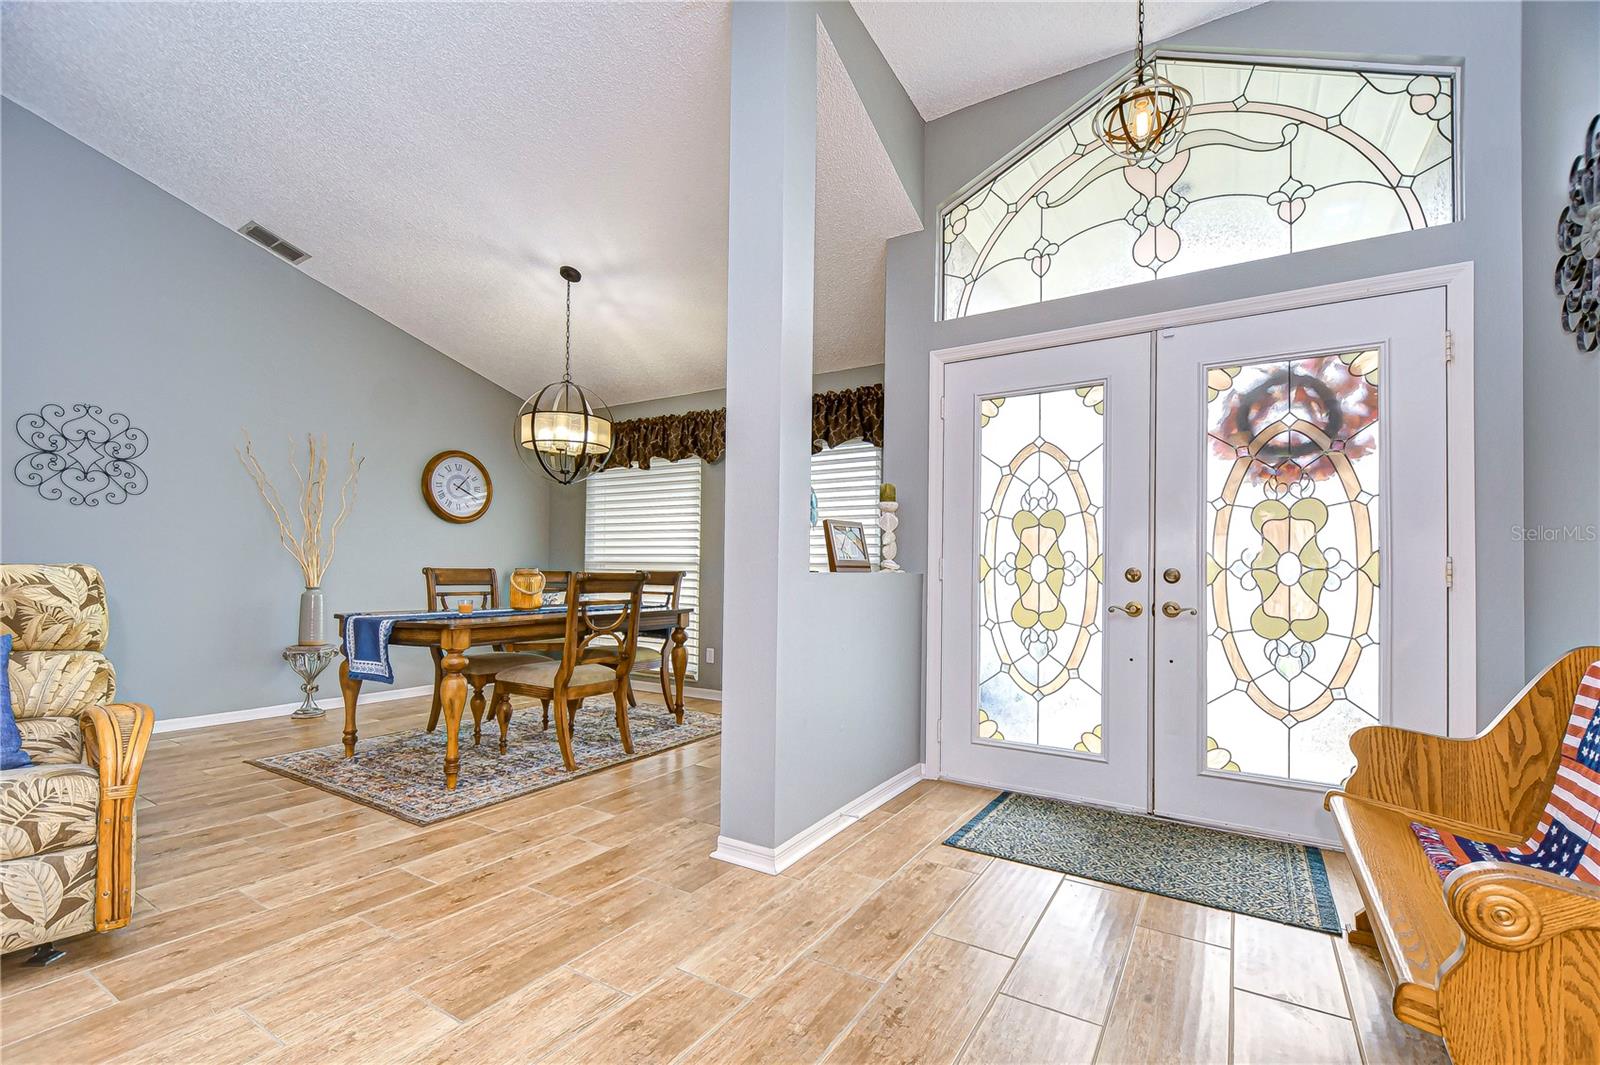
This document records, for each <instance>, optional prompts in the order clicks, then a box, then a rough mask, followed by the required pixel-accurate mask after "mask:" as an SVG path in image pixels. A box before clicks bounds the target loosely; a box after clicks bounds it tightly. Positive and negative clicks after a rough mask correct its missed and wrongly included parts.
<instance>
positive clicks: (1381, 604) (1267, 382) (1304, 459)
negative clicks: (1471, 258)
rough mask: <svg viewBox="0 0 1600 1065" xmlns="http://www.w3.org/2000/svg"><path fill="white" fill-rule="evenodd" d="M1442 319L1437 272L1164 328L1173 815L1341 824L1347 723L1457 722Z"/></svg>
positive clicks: (1166, 809) (1168, 789)
mask: <svg viewBox="0 0 1600 1065" xmlns="http://www.w3.org/2000/svg"><path fill="white" fill-rule="evenodd" d="M1444 336H1445V306H1444V291H1443V290H1442V289H1430V290H1425V291H1421V292H1411V293H1403V294H1400V295H1393V296H1380V297H1373V298H1370V299H1361V300H1351V301H1348V302H1343V303H1334V304H1328V305H1324V306H1320V307H1308V308H1304V309H1301V310H1293V311H1282V312H1279V313H1275V314H1263V315H1257V316H1254V317H1249V318H1239V319H1232V320H1229V321H1223V322H1211V323H1207V324H1205V325H1196V326H1189V327H1186V328H1182V329H1172V330H1162V331H1161V332H1160V333H1159V335H1158V339H1157V344H1156V352H1157V354H1156V366H1157V370H1156V425H1157V429H1156V470H1155V484H1156V489H1157V491H1156V500H1157V502H1156V513H1155V543H1156V551H1155V569H1156V570H1157V574H1158V577H1157V581H1156V584H1155V591H1156V594H1155V607H1156V609H1155V610H1154V612H1153V614H1154V616H1153V620H1152V625H1153V626H1154V629H1155V644H1154V646H1155V671H1154V672H1155V686H1154V692H1155V700H1154V715H1155V717H1154V721H1155V725H1154V729H1155V763H1156V787H1155V804H1154V809H1155V811H1156V812H1157V813H1163V814H1169V815H1171V816H1174V817H1180V818H1185V819H1190V820H1197V821H1205V822H1211V823H1216V824H1224V825H1236V826H1243V827H1248V828H1251V829H1254V830H1257V831H1262V832H1266V833H1268V834H1271V835H1275V836H1289V837H1294V838H1303V839H1323V840H1327V839H1331V838H1332V836H1333V832H1332V825H1331V823H1330V822H1329V819H1328V816H1327V815H1326V814H1325V813H1324V812H1323V810H1322V796H1323V794H1324V793H1325V792H1326V791H1327V790H1328V789H1329V788H1330V787H1334V786H1336V785H1338V784H1339V783H1340V782H1341V781H1343V780H1344V779H1345V777H1346V776H1348V775H1349V773H1350V771H1351V770H1352V769H1353V768H1354V767H1355V756H1354V755H1353V754H1352V753H1351V751H1350V745H1349V739H1350V734H1351V733H1352V732H1354V731H1355V730H1356V729H1358V728H1361V727H1362V726H1364V725H1370V724H1375V723H1378V722H1387V723H1392V724H1397V725H1401V726H1403V727H1406V728H1413V729H1420V730H1422V731H1426V732H1435V733H1444V732H1445V731H1446V726H1447V715H1446V706H1447V704H1446V690H1447V687H1448V686H1447V684H1446V654H1445V651H1446V637H1447V635H1448V633H1447V628H1446V624H1445V621H1446V595H1447V589H1446V583H1445V581H1446V572H1445V565H1446V556H1447V553H1448V546H1447V543H1448V541H1447V535H1446V534H1447V529H1446V497H1445V431H1446V410H1445V346H1444ZM1169 604H1170V605H1169ZM1169 615H1175V616H1169Z"/></svg>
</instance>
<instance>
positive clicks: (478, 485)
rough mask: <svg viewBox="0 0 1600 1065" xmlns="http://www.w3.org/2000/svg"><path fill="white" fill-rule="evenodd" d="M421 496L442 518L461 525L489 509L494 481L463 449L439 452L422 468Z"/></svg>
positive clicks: (480, 515)
mask: <svg viewBox="0 0 1600 1065" xmlns="http://www.w3.org/2000/svg"><path fill="white" fill-rule="evenodd" d="M422 498H423V499H426V500H427V501H428V506H430V507H432V508H433V512H434V513H435V514H437V515H439V517H441V518H443V519H444V520H445V521H453V522H456V523H457V524H461V525H464V524H466V523H467V522H469V521H477V520H478V519H479V518H481V517H483V516H484V515H485V514H487V513H488V512H489V503H490V502H491V501H492V500H493V499H494V482H492V481H490V480H489V471H488V469H486V468H485V467H484V465H483V463H481V462H479V461H478V460H477V459H476V458H474V457H473V456H471V455H469V454H467V453H466V452H465V451H441V452H439V453H438V454H437V455H435V456H433V458H431V459H429V460H428V464H427V465H426V466H424V467H422Z"/></svg>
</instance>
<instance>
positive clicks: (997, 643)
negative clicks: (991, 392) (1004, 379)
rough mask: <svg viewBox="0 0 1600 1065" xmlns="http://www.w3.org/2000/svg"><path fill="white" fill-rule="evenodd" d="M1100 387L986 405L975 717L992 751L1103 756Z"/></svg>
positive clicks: (981, 435) (981, 443) (981, 415)
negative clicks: (1001, 746)
mask: <svg viewBox="0 0 1600 1065" xmlns="http://www.w3.org/2000/svg"><path fill="white" fill-rule="evenodd" d="M1105 410H1106V390H1105V384H1104V382H1099V383H1091V384H1083V385H1077V386H1073V387H1069V388H1063V389H1059V390H1057V391H1051V392H1038V393H1034V394H1031V395H1024V396H1003V397H1002V396H997V397H993V398H990V399H985V400H983V401H982V402H981V403H980V405H979V411H978V453H979V456H980V466H981V470H980V474H979V489H978V501H979V506H980V507H981V508H982V511H981V513H980V515H979V529H978V533H979V556H978V585H979V596H978V598H979V604H980V605H979V623H980V628H979V632H978V643H979V653H978V706H979V709H978V717H977V720H976V721H975V722H974V732H975V734H976V736H977V737H978V739H980V740H985V741H988V742H992V743H1016V744H1027V745H1032V746H1039V747H1049V748H1055V749H1060V750H1071V749H1074V748H1076V749H1078V750H1080V751H1084V750H1087V749H1088V748H1087V747H1085V746H1082V744H1083V743H1084V741H1085V740H1086V738H1088V737H1090V736H1092V737H1093V738H1094V743H1095V747H1094V751H1093V752H1091V753H1098V751H1099V736H1100V724H1101V696H1100V693H1101V687H1102V684H1101V667H1102V663H1101V639H1100V637H1101V630H1100V625H1099V611H1100V595H1101V583H1102V580H1103V578H1104V567H1105V562H1104V558H1103V556H1102V554H1101V545H1102V543H1103V536H1102V533H1101V522H1102V518H1103V515H1102V513H1101V511H1102V506H1103V500H1104V499H1105Z"/></svg>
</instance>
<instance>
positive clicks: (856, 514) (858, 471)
mask: <svg viewBox="0 0 1600 1065" xmlns="http://www.w3.org/2000/svg"><path fill="white" fill-rule="evenodd" d="M882 482H883V449H882V448H878V447H874V446H873V445H872V444H869V443H867V442H866V441H865V440H852V441H850V442H849V443H846V444H840V445H839V446H838V447H829V448H823V449H822V450H821V451H818V452H816V453H815V454H813V455H812V456H811V490H812V491H813V492H815V493H816V494H817V524H816V525H814V526H812V527H811V569H812V570H813V571H814V572H819V571H820V572H827V569H828V545H827V543H826V542H825V541H824V540H823V539H822V520H823V519H824V518H836V519H840V520H843V521H859V522H860V523H861V524H862V525H864V526H866V534H867V554H868V555H870V556H871V558H872V564H873V565H874V566H876V565H877V564H878V538H879V535H880V534H879V531H878V487H879V485H881V484H882Z"/></svg>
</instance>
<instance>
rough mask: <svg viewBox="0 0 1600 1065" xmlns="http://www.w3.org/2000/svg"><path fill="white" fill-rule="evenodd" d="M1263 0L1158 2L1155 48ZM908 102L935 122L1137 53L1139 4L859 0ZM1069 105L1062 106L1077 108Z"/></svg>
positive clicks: (1150, 19)
mask: <svg viewBox="0 0 1600 1065" xmlns="http://www.w3.org/2000/svg"><path fill="white" fill-rule="evenodd" d="M1258 3H1261V0H1151V2H1150V3H1149V5H1148V10H1147V11H1146V14H1145V40H1146V41H1148V42H1152V43H1153V42H1156V41H1159V40H1161V39H1162V38H1164V37H1170V36H1172V35H1173V34H1175V33H1181V32H1182V31H1184V30H1187V29H1192V28H1193V27H1195V26H1198V25H1200V24H1202V23H1205V22H1210V21H1211V20H1212V19H1215V18H1220V17H1221V16H1223V15H1226V14H1229V13H1231V12H1234V11H1239V10H1242V9H1244V8H1247V7H1254V6H1255V5H1256V4H1258ZM853 6H854V7H855V9H856V12H857V13H858V14H859V15H860V16H861V21H862V22H864V23H865V24H866V26H867V30H868V31H869V32H870V33H871V34H872V39H873V40H874V41H876V42H877V45H878V50H879V51H881V52H882V53H883V57H884V58H885V59H887V60H888V61H889V65H890V66H891V67H893V68H894V72H895V74H896V75H897V76H898V77H899V78H900V83H901V84H902V85H904V86H905V88H906V93H907V94H908V95H909V96H910V97H911V101H912V102H913V103H915V104H916V105H917V110H919V111H921V112H922V117H923V118H925V119H928V120H929V121H932V120H933V119H935V118H940V117H942V116H944V115H948V114H949V113H950V112H952V111H959V110H960V109H961V108H963V107H970V106H971V105H973V104H975V103H977V102H979V101H980V100H988V99H991V98H993V97H995V96H999V95H1001V94H1002V93H1008V92H1010V91H1011V90H1012V89H1020V88H1021V87H1022V86H1024V85H1032V84H1033V83H1034V82H1036V81H1040V80H1042V79H1044V78H1049V77H1053V76H1055V75H1057V74H1060V73H1062V72H1064V71H1068V70H1072V69H1075V68H1077V67H1081V66H1087V65H1088V64H1090V63H1094V62H1097V61H1099V60H1101V59H1104V58H1106V57H1107V56H1113V55H1116V54H1118V53H1120V52H1126V51H1128V50H1130V49H1132V48H1133V43H1134V27H1135V24H1136V22H1135V17H1136V4H1135V3H1134V2H1133V0H1114V2H1108V0H1076V2H1053V3H1018V2H1014V0H992V2H983V3H976V2H973V0H964V2H956V3H951V2H926V0H918V2H915V3H906V2H904V0H853ZM1071 102H1072V101H1070V100H1065V101H1062V108H1063V109H1065V108H1066V106H1067V105H1068V104H1069V103H1071Z"/></svg>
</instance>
